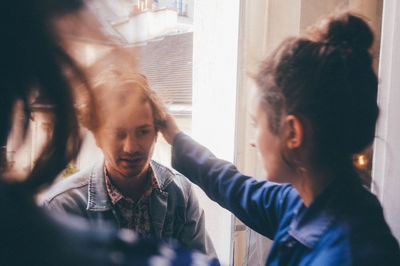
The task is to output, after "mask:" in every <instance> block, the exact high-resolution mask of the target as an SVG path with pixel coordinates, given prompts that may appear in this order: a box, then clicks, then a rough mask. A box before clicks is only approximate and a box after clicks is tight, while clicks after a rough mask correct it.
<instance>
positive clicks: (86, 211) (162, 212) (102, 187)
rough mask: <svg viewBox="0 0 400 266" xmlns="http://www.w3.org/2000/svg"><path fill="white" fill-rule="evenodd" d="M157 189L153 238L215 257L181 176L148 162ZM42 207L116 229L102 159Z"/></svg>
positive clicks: (50, 196) (47, 197) (47, 198)
mask: <svg viewBox="0 0 400 266" xmlns="http://www.w3.org/2000/svg"><path fill="white" fill-rule="evenodd" d="M151 166H152V169H153V171H154V174H155V177H156V179H157V181H158V183H159V185H160V189H159V190H158V189H157V190H153V191H152V194H151V196H150V217H151V218H150V219H151V223H152V228H153V233H154V236H155V237H156V238H163V239H168V238H174V239H177V240H178V241H179V242H181V243H182V244H183V245H184V246H186V247H188V248H191V249H195V250H198V251H201V252H203V253H206V254H207V255H209V256H212V257H217V256H216V253H215V250H214V247H213V244H212V242H211V240H210V238H209V236H208V234H207V232H206V230H205V221H204V211H203V210H202V209H201V208H200V206H199V204H198V201H197V198H196V196H195V195H194V193H193V191H192V186H191V184H190V182H189V181H187V179H186V178H185V177H184V176H182V175H181V174H179V173H177V172H175V171H173V170H171V169H169V168H167V167H165V166H162V165H160V164H159V163H157V162H155V161H151ZM41 205H42V206H43V207H45V208H46V209H48V210H50V211H52V212H59V213H67V214H73V215H78V216H81V217H83V218H86V219H87V220H88V221H89V222H90V223H92V224H95V225H96V226H100V227H101V226H110V224H111V226H118V223H117V220H116V215H115V213H114V209H113V208H112V203H111V201H110V199H109V197H108V194H107V190H106V184H105V179H104V160H101V161H99V162H97V163H96V164H94V165H93V166H92V167H89V168H88V169H86V170H83V171H81V172H78V173H76V174H75V175H73V176H71V177H68V178H66V179H65V180H62V181H61V182H59V183H57V184H56V185H55V186H53V187H52V188H51V189H50V191H49V192H47V193H46V195H45V196H44V198H43V201H42V203H41Z"/></svg>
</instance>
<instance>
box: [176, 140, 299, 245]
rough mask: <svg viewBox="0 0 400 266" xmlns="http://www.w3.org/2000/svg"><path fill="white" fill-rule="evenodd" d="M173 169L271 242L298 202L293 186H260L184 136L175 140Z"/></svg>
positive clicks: (269, 184)
mask: <svg viewBox="0 0 400 266" xmlns="http://www.w3.org/2000/svg"><path fill="white" fill-rule="evenodd" d="M172 166H173V167H174V168H175V169H177V170H178V171H179V172H181V173H182V174H183V175H185V176H186V177H187V178H189V179H190V180H191V181H192V182H193V183H195V184H197V185H198V186H200V187H201V188H202V189H203V190H204V191H205V193H206V194H207V195H208V197H209V198H210V199H212V200H213V201H216V202H217V203H218V204H219V205H221V206H222V207H223V208H225V209H227V210H229V211H231V212H232V213H233V214H234V215H235V216H236V217H238V218H239V219H240V220H241V221H243V222H244V223H245V224H246V225H247V226H249V227H250V228H252V229H253V230H255V231H257V232H258V233H260V234H262V235H264V236H266V237H269V238H273V237H274V235H275V232H276V230H277V229H278V225H279V222H280V219H281V218H282V216H283V214H284V212H285V209H287V206H288V204H291V203H290V202H293V200H294V199H293V197H294V198H298V194H297V193H293V191H294V189H293V188H292V187H291V186H290V185H278V184H275V183H272V182H267V181H263V182H259V181H257V180H256V179H254V178H252V177H249V176H245V175H243V174H242V173H240V172H239V171H238V170H237V169H236V167H235V166H234V165H233V164H231V163H229V162H227V161H224V160H220V159H218V158H216V157H215V156H214V155H213V154H212V153H211V152H210V151H209V150H208V149H206V148H205V147H203V146H201V145H200V144H198V143H196V142H195V141H194V140H193V139H191V138H190V137H189V136H187V135H185V134H183V133H179V134H177V136H176V137H175V139H174V143H173V146H172Z"/></svg>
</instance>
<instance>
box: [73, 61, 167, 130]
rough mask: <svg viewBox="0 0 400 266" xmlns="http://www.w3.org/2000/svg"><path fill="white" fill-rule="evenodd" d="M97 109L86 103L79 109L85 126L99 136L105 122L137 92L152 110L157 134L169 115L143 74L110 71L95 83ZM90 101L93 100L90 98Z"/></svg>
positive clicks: (102, 74)
mask: <svg viewBox="0 0 400 266" xmlns="http://www.w3.org/2000/svg"><path fill="white" fill-rule="evenodd" d="M91 87H92V90H93V94H94V100H95V106H96V107H97V109H93V108H92V105H91V102H90V101H89V102H88V101H86V100H87V99H88V98H85V99H86V100H84V101H85V102H84V103H83V104H81V105H80V107H79V108H78V111H79V117H80V119H79V120H80V122H81V124H82V125H83V126H84V127H86V128H88V129H89V130H90V131H92V132H96V131H97V130H98V129H99V128H101V126H102V125H103V123H104V122H105V119H107V118H108V117H109V116H112V114H113V112H112V111H113V110H114V109H113V108H119V106H121V105H122V106H125V105H128V104H130V103H129V96H130V95H131V94H132V92H135V91H136V90H137V89H139V90H140V92H141V94H142V97H143V98H142V100H143V102H148V103H149V104H150V106H151V109H152V113H153V117H154V125H155V128H156V130H158V128H159V126H160V125H161V124H162V123H164V121H165V118H166V111H165V108H164V105H163V104H162V102H161V100H160V99H159V97H158V96H157V94H156V92H155V91H154V90H152V89H151V88H150V85H149V82H148V80H147V78H146V76H144V75H143V74H140V73H137V72H127V71H120V70H117V69H113V68H111V69H107V70H105V71H102V72H100V73H99V74H98V75H96V77H95V78H94V79H93V80H92V82H91ZM89 99H90V98H89Z"/></svg>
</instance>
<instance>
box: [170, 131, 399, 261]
mask: <svg viewBox="0 0 400 266" xmlns="http://www.w3.org/2000/svg"><path fill="white" fill-rule="evenodd" d="M172 165H173V167H174V168H176V169H177V170H178V171H180V172H181V173H182V174H184V175H185V176H187V177H188V178H189V179H190V180H191V181H193V182H194V183H196V184H198V185H199V186H200V187H201V188H202V189H203V190H204V191H205V192H206V194H207V195H208V196H209V197H210V198H211V199H212V200H214V201H216V202H218V203H219V204H220V205H221V206H222V207H224V208H226V209H228V210H229V211H231V212H232V213H233V214H235V215H236V216H237V217H238V218H239V219H240V220H241V221H243V222H244V223H245V224H246V225H247V226H249V227H250V228H252V229H253V230H255V231H257V232H258V233H260V234H262V235H264V236H266V237H268V238H270V239H273V240H274V243H273V246H272V249H271V251H270V254H269V256H268V259H267V262H266V264H267V265H400V250H399V245H398V243H397V241H396V240H395V238H394V237H393V235H392V234H391V232H390V229H389V227H388V225H387V224H386V222H385V220H384V217H383V212H382V208H381V206H380V204H379V202H378V200H377V199H376V197H375V196H374V195H372V194H371V193H370V192H369V191H367V189H365V188H364V187H363V186H362V185H361V184H360V182H359V181H358V180H357V179H355V178H340V180H337V181H334V183H332V184H331V185H329V186H328V188H327V189H326V190H325V191H324V192H322V193H321V194H320V195H319V196H318V197H317V198H316V199H315V200H314V201H313V203H312V204H311V205H310V206H308V207H306V206H305V205H304V203H303V201H302V199H301V198H300V196H299V194H298V192H297V191H296V189H294V188H293V187H292V186H291V185H288V184H286V185H279V184H275V183H272V182H268V181H263V182H258V181H257V180H256V179H254V178H252V177H249V176H245V175H243V174H241V173H240V172H239V171H238V170H237V169H236V167H235V166H234V165H232V164H231V163H229V162H226V161H223V160H219V159H217V158H216V157H215V156H214V155H213V154H212V153H211V152H210V151H208V150H207V149H206V148H204V147H202V146H201V145H199V144H197V143H196V142H195V141H193V140H192V139H191V138H190V137H188V136H186V135H184V134H183V133H179V134H178V135H177V136H176V137H175V139H174V143H173V149H172Z"/></svg>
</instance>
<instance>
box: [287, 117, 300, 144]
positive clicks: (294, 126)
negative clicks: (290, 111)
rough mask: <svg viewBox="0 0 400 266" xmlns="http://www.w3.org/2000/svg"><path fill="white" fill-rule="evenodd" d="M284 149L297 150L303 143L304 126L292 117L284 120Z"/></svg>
mask: <svg viewBox="0 0 400 266" xmlns="http://www.w3.org/2000/svg"><path fill="white" fill-rule="evenodd" d="M285 125H286V126H285V131H286V132H285V137H286V140H285V142H286V147H287V148H289V149H296V148H299V147H300V146H301V145H302V144H303V141H304V126H303V124H302V122H301V121H300V119H299V118H298V117H296V116H294V115H288V116H287V117H286V118H285Z"/></svg>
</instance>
